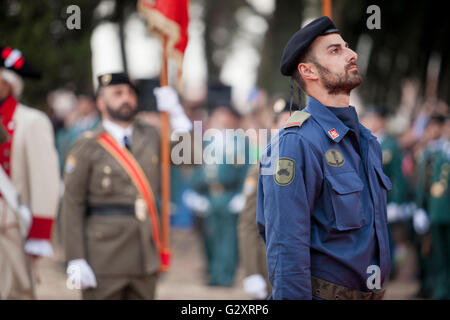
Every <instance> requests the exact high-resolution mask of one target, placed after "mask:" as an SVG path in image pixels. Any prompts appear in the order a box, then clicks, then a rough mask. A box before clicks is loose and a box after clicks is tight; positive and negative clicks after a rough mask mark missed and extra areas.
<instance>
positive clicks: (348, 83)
mask: <svg viewBox="0 0 450 320" xmlns="http://www.w3.org/2000/svg"><path fill="white" fill-rule="evenodd" d="M313 63H314V65H315V66H316V67H317V70H318V72H319V77H320V80H321V81H322V84H323V86H324V87H325V88H326V89H327V90H328V93H329V94H332V95H337V94H341V93H344V94H350V91H351V90H352V89H354V88H356V87H357V86H359V85H360V84H361V82H362V77H361V74H360V73H359V70H358V69H357V68H354V66H356V63H355V62H350V63H348V64H347V65H346V66H345V67H344V70H343V71H342V72H336V73H334V72H331V71H330V70H329V69H328V68H326V67H324V66H323V65H321V64H320V63H318V62H317V61H314V62H313Z"/></svg>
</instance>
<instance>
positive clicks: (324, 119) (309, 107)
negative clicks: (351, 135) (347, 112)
mask: <svg viewBox="0 0 450 320" xmlns="http://www.w3.org/2000/svg"><path fill="white" fill-rule="evenodd" d="M305 111H306V112H308V113H310V114H311V116H312V117H313V118H314V119H316V121H317V122H318V123H319V125H320V126H321V127H322V129H323V130H324V131H325V133H326V135H327V137H328V138H329V139H330V140H332V141H335V142H340V141H341V140H342V138H343V137H344V136H345V135H346V134H347V132H348V130H350V129H349V128H348V127H347V126H346V125H345V124H344V123H343V122H342V121H341V120H339V118H338V117H336V115H335V114H334V113H333V112H332V111H330V110H328V109H327V108H326V107H325V106H324V105H323V104H322V103H320V102H319V101H318V100H316V99H315V98H313V97H311V96H308V102H307V104H306V108H305Z"/></svg>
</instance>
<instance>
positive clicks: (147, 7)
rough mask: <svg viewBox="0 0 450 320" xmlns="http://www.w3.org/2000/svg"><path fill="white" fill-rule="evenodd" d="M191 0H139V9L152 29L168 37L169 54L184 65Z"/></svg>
mask: <svg viewBox="0 0 450 320" xmlns="http://www.w3.org/2000/svg"><path fill="white" fill-rule="evenodd" d="M188 7H189V0H139V2H138V10H139V12H140V13H141V14H143V15H144V16H145V18H146V19H147V22H148V27H149V30H150V31H153V32H156V33H158V34H164V35H165V36H166V37H167V41H166V49H167V55H168V56H169V57H170V58H172V59H174V60H175V61H176V63H177V64H178V68H179V69H178V70H181V68H182V66H183V56H184V51H185V50H186V46H187V42H188V24H189V13H188Z"/></svg>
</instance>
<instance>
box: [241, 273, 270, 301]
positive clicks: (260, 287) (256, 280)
mask: <svg viewBox="0 0 450 320" xmlns="http://www.w3.org/2000/svg"><path fill="white" fill-rule="evenodd" d="M243 281H244V291H245V292H246V293H247V294H248V295H249V296H250V297H252V298H253V299H259V300H262V299H265V298H266V297H267V284H266V280H264V277H263V276H262V275H260V274H252V275H251V276H248V277H246V278H244V280H243Z"/></svg>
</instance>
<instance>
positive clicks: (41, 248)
mask: <svg viewBox="0 0 450 320" xmlns="http://www.w3.org/2000/svg"><path fill="white" fill-rule="evenodd" d="M25 252H26V253H28V254H32V255H35V256H41V257H49V256H52V255H53V248H52V245H51V244H50V241H48V240H40V239H28V240H27V241H26V242H25Z"/></svg>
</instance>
